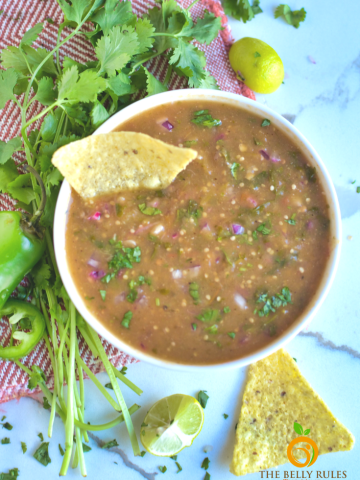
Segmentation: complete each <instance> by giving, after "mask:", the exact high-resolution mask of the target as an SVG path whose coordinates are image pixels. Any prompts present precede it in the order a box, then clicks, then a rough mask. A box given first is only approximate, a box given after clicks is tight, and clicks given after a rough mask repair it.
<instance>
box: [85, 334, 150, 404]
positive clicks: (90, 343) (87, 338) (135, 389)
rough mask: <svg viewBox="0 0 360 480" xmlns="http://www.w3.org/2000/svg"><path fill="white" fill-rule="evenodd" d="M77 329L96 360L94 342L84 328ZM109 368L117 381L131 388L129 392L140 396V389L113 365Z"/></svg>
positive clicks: (96, 354) (96, 352)
mask: <svg viewBox="0 0 360 480" xmlns="http://www.w3.org/2000/svg"><path fill="white" fill-rule="evenodd" d="M78 329H79V330H80V333H81V335H82V336H83V337H84V340H85V342H86V343H87V345H88V347H89V348H90V350H91V352H92V354H93V355H94V357H95V358H98V357H99V352H98V351H97V348H96V347H95V345H94V342H93V341H92V340H91V338H90V336H89V334H88V332H87V330H86V327H85V328H84V327H83V326H81V325H78ZM111 366H112V369H113V372H114V374H115V376H116V377H117V378H118V379H119V380H121V381H122V382H123V383H125V385H126V386H127V387H129V388H131V390H132V391H133V392H135V393H136V394H137V395H141V394H142V393H143V391H142V390H141V388H139V387H137V386H136V385H135V384H134V383H133V382H132V381H131V380H129V379H128V378H127V377H125V375H123V374H122V373H120V372H119V370H118V369H117V368H115V367H114V365H111Z"/></svg>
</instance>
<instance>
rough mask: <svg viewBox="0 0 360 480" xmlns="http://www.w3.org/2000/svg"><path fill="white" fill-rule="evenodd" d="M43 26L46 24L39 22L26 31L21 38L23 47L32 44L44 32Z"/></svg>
mask: <svg viewBox="0 0 360 480" xmlns="http://www.w3.org/2000/svg"><path fill="white" fill-rule="evenodd" d="M43 28H44V25H43V24H42V23H38V24H37V25H35V26H34V27H32V28H29V30H28V31H27V32H25V33H24V36H23V37H22V39H21V40H20V46H21V47H22V46H23V45H32V44H33V43H34V42H35V40H36V39H37V37H38V36H39V35H40V33H41V32H42V30H43Z"/></svg>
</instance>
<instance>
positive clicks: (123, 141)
mask: <svg viewBox="0 0 360 480" xmlns="http://www.w3.org/2000/svg"><path fill="white" fill-rule="evenodd" d="M196 156H197V152H196V151H195V150H192V149H191V148H179V147H174V146H173V145H169V144H167V143H164V142H161V141H160V140H156V139H155V138H152V137H149V135H144V134H143V133H135V132H112V133H106V134H102V135H92V136H90V137H87V138H84V139H82V140H78V141H76V142H73V143H70V144H69V145H65V146H64V147H61V148H59V150H57V151H56V152H55V154H54V156H53V158H52V163H53V164H54V165H55V166H56V167H57V168H58V169H59V170H60V172H61V173H62V174H63V175H64V177H65V178H66V180H67V181H68V182H69V183H70V185H71V186H72V187H73V188H74V189H75V190H76V191H77V193H78V194H79V195H80V196H81V197H83V198H89V197H94V196H95V195H101V194H105V193H111V192H120V191H123V190H136V189H138V188H149V189H162V188H166V187H167V186H169V185H170V183H171V182H172V181H173V180H174V178H175V177H176V176H177V174H178V173H179V172H181V170H183V169H184V168H185V167H186V166H187V165H188V164H189V163H190V162H191V161H192V160H194V158H195V157H196Z"/></svg>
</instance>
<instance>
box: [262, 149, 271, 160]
mask: <svg viewBox="0 0 360 480" xmlns="http://www.w3.org/2000/svg"><path fill="white" fill-rule="evenodd" d="M260 154H261V155H262V156H263V157H264V158H265V159H266V160H270V155H269V154H268V153H267V152H266V151H265V150H260Z"/></svg>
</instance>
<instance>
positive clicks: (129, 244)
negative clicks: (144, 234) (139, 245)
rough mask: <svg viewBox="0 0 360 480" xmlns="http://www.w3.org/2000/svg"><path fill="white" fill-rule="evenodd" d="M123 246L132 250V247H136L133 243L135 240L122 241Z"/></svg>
mask: <svg viewBox="0 0 360 480" xmlns="http://www.w3.org/2000/svg"><path fill="white" fill-rule="evenodd" d="M123 245H124V246H125V247H131V248H134V247H136V242H135V240H124V241H123Z"/></svg>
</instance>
